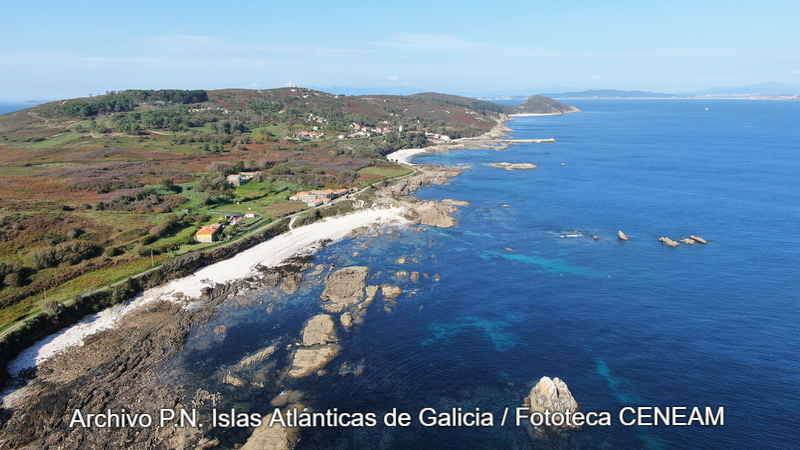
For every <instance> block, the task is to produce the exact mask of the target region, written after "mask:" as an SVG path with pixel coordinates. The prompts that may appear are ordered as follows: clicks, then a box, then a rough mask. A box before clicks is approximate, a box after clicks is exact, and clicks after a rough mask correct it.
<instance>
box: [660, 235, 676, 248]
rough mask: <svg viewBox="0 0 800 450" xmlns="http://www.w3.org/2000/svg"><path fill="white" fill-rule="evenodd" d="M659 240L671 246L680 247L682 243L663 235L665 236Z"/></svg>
mask: <svg viewBox="0 0 800 450" xmlns="http://www.w3.org/2000/svg"><path fill="white" fill-rule="evenodd" d="M658 242H661V243H663V244H664V245H668V246H670V247H679V246H680V245H681V244H679V243H677V242H675V241H673V240H672V239H670V238H668V237H663V236H662V237H660V238H658Z"/></svg>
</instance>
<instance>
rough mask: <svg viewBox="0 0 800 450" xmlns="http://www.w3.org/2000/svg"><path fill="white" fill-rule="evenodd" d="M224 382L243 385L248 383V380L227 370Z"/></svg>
mask: <svg viewBox="0 0 800 450" xmlns="http://www.w3.org/2000/svg"><path fill="white" fill-rule="evenodd" d="M222 383H223V384H230V385H231V386H236V387H242V386H244V385H246V384H247V381H246V380H244V379H243V378H241V377H238V376H236V375H234V374H232V373H230V372H227V373H226V374H225V377H224V378H223V379H222Z"/></svg>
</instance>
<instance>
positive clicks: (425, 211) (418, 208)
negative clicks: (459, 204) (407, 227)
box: [404, 199, 456, 228]
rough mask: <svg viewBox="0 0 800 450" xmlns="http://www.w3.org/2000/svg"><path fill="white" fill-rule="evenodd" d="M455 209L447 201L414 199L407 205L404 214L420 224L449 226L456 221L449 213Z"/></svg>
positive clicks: (440, 226)
mask: <svg viewBox="0 0 800 450" xmlns="http://www.w3.org/2000/svg"><path fill="white" fill-rule="evenodd" d="M415 200H416V199H415ZM455 211H456V209H455V207H453V205H450V204H447V203H438V202H434V201H423V200H416V201H413V202H411V203H409V204H408V205H407V207H406V212H405V214H404V215H405V218H406V219H408V220H410V221H412V222H414V223H418V224H420V225H429V226H432V227H439V228H450V227H452V226H453V225H455V223H456V222H455V220H454V219H453V217H452V216H451V215H450V214H452V213H454V212H455Z"/></svg>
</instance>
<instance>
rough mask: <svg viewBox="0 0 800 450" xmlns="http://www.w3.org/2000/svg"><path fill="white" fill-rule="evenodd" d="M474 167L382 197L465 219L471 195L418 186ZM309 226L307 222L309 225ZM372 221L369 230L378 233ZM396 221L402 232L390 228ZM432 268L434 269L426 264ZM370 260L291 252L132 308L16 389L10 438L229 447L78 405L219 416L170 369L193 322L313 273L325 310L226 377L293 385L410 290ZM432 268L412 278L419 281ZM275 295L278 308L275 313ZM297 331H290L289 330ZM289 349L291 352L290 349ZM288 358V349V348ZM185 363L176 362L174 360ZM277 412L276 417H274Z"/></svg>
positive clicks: (272, 436) (448, 218) (408, 183)
mask: <svg viewBox="0 0 800 450" xmlns="http://www.w3.org/2000/svg"><path fill="white" fill-rule="evenodd" d="M462 170H463V168H446V167H439V166H425V167H420V173H418V174H415V175H413V176H410V177H406V178H404V179H401V180H398V181H397V182H395V183H394V184H391V185H389V186H388V187H384V188H382V189H380V190H378V193H377V195H375V197H374V198H373V200H374V202H375V203H377V204H379V205H381V206H382V207H395V208H397V207H401V208H402V209H403V211H402V215H403V216H404V217H405V218H406V219H407V220H409V221H411V222H412V223H417V224H421V225H428V226H440V227H449V226H453V225H454V224H455V221H454V219H453V217H452V213H453V212H454V211H455V210H456V208H457V207H458V206H464V205H465V204H467V203H466V202H460V201H457V200H449V201H447V202H431V201H422V200H419V199H417V198H415V197H411V196H410V195H411V194H412V193H413V192H414V191H416V190H417V189H419V188H420V187H422V186H426V185H433V184H443V183H445V182H447V180H448V179H450V178H452V177H453V176H457V175H458V174H460V173H461V171H462ZM302 228H303V227H301V229H302ZM369 230H370V229H369V228H366V229H362V230H361V232H370V231H369ZM388 231H391V229H389V230H388ZM424 275H425V277H427V276H428V274H424ZM367 276H368V269H367V268H366V267H346V268H342V269H338V270H334V269H333V268H332V267H331V268H326V267H317V266H314V265H313V264H309V263H307V262H305V261H303V260H291V261H289V262H287V263H284V264H281V265H278V266H276V267H272V268H266V269H262V272H261V273H259V274H257V275H255V276H249V277H247V278H245V279H239V280H234V281H228V282H226V283H217V284H215V285H213V286H208V287H205V288H203V289H202V291H201V293H200V295H199V297H194V298H193V297H192V296H182V297H180V298H173V299H171V300H162V301H158V300H157V301H153V302H150V303H148V304H147V307H146V308H145V307H140V308H138V309H136V310H133V311H132V312H130V313H128V314H126V315H124V316H122V318H121V319H120V320H119V321H118V322H117V323H116V325H115V326H114V327H113V328H110V329H106V330H104V331H101V332H99V333H97V334H94V335H92V336H89V337H87V338H85V339H84V340H83V345H82V346H75V347H71V348H69V349H67V350H65V351H63V352H62V353H60V354H57V355H55V356H53V357H51V358H50V359H48V360H46V361H44V362H43V363H41V364H40V365H39V366H38V370H37V372H36V375H35V377H34V378H33V379H32V380H31V381H30V382H29V383H28V384H27V385H26V386H25V387H24V388H22V389H20V390H19V391H17V392H16V393H15V394H14V395H13V396H11V397H10V398H7V399H6V404H5V409H3V410H2V412H1V413H0V420H1V421H2V429H0V442H4V443H5V444H6V445H8V446H10V447H13V448H20V447H29V448H49V447H59V448H87V447H94V448H111V447H123V446H124V447H130V446H133V447H135V448H160V447H168V448H211V447H214V446H217V445H219V441H217V440H215V439H214V438H213V435H214V433H213V429H212V428H193V427H185V428H183V427H172V426H165V427H163V428H162V427H158V426H152V427H144V428H142V427H127V428H114V429H104V430H100V429H97V428H92V427H81V426H75V427H71V426H70V419H71V418H72V417H73V414H74V412H75V411H76V410H78V411H83V412H84V413H95V414H96V413H99V412H103V411H109V410H110V411H116V412H119V411H121V410H123V409H125V408H128V409H130V406H131V405H135V406H136V410H137V411H142V412H143V411H159V410H160V409H162V408H170V409H174V410H192V409H194V410H197V411H199V412H200V414H201V415H203V414H204V413H205V414H210V410H211V409H212V408H215V407H217V406H218V404H219V403H220V401H221V399H222V398H223V394H222V392H208V391H205V390H202V389H198V390H196V391H192V390H190V389H188V388H187V385H186V383H182V382H181V381H180V376H179V375H178V374H174V373H172V374H171V373H164V370H165V367H170V364H171V363H173V362H174V358H175V356H176V355H177V354H179V352H181V350H183V348H184V346H185V344H186V342H187V339H188V337H189V332H190V330H192V329H193V328H196V327H204V326H205V325H204V324H205V323H207V322H208V321H209V320H211V319H212V318H213V317H215V316H216V314H217V313H218V309H219V307H220V305H222V304H223V303H226V302H235V301H241V300H240V299H241V297H242V296H243V295H246V294H247V293H249V292H254V291H256V290H261V289H266V288H276V289H280V290H281V291H282V292H283V293H285V294H286V295H290V294H293V293H294V292H295V291H296V290H297V289H298V288H299V287H300V285H301V284H302V283H303V282H317V283H324V284H325V290H324V292H323V294H322V296H321V298H320V301H319V306H320V314H317V315H315V316H313V317H311V318H309V320H308V321H307V323H306V325H305V326H304V327H303V330H302V331H301V333H300V335H299V336H298V337H297V338H298V339H297V340H296V341H295V342H290V343H289V344H288V347H286V346H285V343H281V342H282V341H281V342H274V343H272V344H271V345H269V346H267V347H265V348H263V349H261V350H259V351H257V352H254V353H253V354H250V355H248V356H247V357H245V358H243V359H242V360H240V361H239V362H238V363H236V364H234V365H232V366H231V367H229V368H227V369H225V370H222V371H220V372H219V373H218V374H217V375H216V376H215V377H214V379H215V380H217V381H218V382H219V384H220V385H227V386H230V387H231V388H233V389H236V388H242V387H245V386H250V387H255V388H260V387H266V386H273V387H275V386H284V387H285V388H286V389H288V390H289V392H292V391H291V389H290V388H291V386H292V382H291V381H290V380H292V379H299V378H304V377H308V376H310V375H312V374H315V373H323V372H324V371H325V370H326V365H327V364H328V363H329V362H330V361H331V360H332V359H334V358H335V357H336V356H337V355H338V354H339V352H340V350H341V347H340V344H339V343H338V340H337V333H336V329H337V328H338V327H339V326H341V327H342V329H349V328H351V327H353V326H355V325H357V324H360V323H362V322H363V320H364V316H365V314H366V310H367V308H368V307H369V306H370V304H371V303H372V302H373V301H374V300H375V299H376V298H383V299H384V300H386V303H387V306H385V307H384V308H389V305H390V304H391V303H392V302H394V301H396V299H397V297H398V296H399V295H400V294H401V293H402V292H403V288H402V287H400V286H395V285H381V286H368V285H366V281H365V280H366V279H367ZM419 277H420V274H419V273H417V272H414V273H413V274H412V275H411V276H410V277H400V276H399V275H398V279H399V278H404V279H405V280H406V282H410V283H414V282H416V281H417V280H418V279H419ZM272 307H273V306H272V305H270V306H269V307H268V309H267V313H272ZM213 332H214V335H215V336H217V337H218V338H219V339H224V337H225V334H226V332H227V330H226V327H224V326H218V327H216V328H215V329H214V330H213ZM286 338H287V339H289V337H286ZM284 348H285V351H284ZM286 351H288V356H286V359H284V360H283V362H281V359H280V358H279V357H278V356H276V355H278V354H279V353H286ZM172 370H174V369H172ZM341 370H342V371H343V373H351V372H353V373H356V372H358V371H359V370H361V369H359V368H358V367H354V368H350V367H349V366H348V367H345V366H344V365H343V366H342V369H341ZM301 401H302V394H300V393H298V394H296V395H288V394H287V395H283V394H282V395H280V396H278V397H276V398H275V399H273V404H274V405H280V406H281V407H283V408H284V411H287V410H290V409H297V408H300V409H301V410H302V409H303V408H305V406H303V405H302V404H301V403H300V402H301ZM266 418H267V417H265V419H266ZM296 438H297V430H296V429H289V428H286V429H284V428H283V427H272V428H267V429H265V427H263V426H262V427H257V428H256V429H255V432H254V433H253V434H252V436H251V438H250V440H249V441H247V443H246V444H245V448H264V446H265V445H266V446H269V447H270V448H291V445H292V443H293V442H294V440H295V439H296Z"/></svg>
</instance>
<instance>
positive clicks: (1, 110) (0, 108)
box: [0, 103, 33, 115]
mask: <svg viewBox="0 0 800 450" xmlns="http://www.w3.org/2000/svg"><path fill="white" fill-rule="evenodd" d="M31 106H33V105H19V104H16V103H0V115H2V114H7V113H10V112H14V111H19V110H20V109H25V108H30V107H31Z"/></svg>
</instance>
